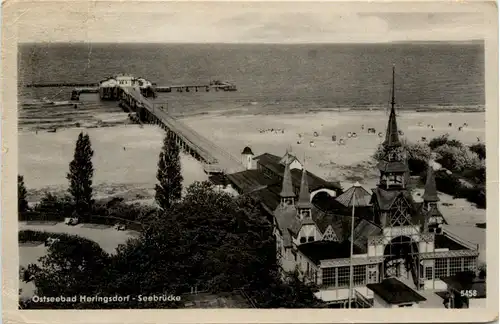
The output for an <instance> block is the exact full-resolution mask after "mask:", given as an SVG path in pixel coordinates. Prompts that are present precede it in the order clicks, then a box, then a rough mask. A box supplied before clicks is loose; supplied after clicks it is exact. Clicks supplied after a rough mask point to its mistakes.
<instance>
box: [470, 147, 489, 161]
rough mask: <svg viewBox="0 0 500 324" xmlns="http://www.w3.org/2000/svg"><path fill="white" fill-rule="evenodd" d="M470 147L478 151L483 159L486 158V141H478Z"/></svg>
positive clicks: (473, 150) (475, 151)
mask: <svg viewBox="0 0 500 324" xmlns="http://www.w3.org/2000/svg"><path fill="white" fill-rule="evenodd" d="M469 149H470V150H471V151H472V152H474V153H476V154H477V155H478V156H479V158H480V159H481V160H484V159H486V146H485V145H484V143H476V144H473V145H471V146H470V147H469Z"/></svg>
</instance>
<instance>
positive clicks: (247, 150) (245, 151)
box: [241, 146, 253, 155]
mask: <svg viewBox="0 0 500 324" xmlns="http://www.w3.org/2000/svg"><path fill="white" fill-rule="evenodd" d="M241 154H251V155H253V152H252V149H251V148H249V147H248V146H245V148H244V149H243V151H241Z"/></svg>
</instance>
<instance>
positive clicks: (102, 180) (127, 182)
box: [19, 111, 486, 226]
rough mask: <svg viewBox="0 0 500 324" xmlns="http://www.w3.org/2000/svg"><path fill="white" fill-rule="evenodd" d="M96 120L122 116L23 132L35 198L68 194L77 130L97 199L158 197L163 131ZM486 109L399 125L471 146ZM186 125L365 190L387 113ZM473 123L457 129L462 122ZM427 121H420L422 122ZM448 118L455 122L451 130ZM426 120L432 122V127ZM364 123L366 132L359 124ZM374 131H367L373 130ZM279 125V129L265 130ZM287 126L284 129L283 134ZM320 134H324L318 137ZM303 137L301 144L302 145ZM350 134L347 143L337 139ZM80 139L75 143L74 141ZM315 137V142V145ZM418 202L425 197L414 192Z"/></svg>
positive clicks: (457, 206) (468, 216)
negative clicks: (287, 157) (293, 159)
mask: <svg viewBox="0 0 500 324" xmlns="http://www.w3.org/2000/svg"><path fill="white" fill-rule="evenodd" d="M93 117H94V120H101V122H100V123H101V124H102V123H106V122H110V121H115V122H116V121H117V120H120V118H122V122H121V124H120V125H118V126H113V127H98V125H93V126H92V127H95V128H84V127H80V128H77V127H71V125H65V127H67V128H60V129H59V130H58V131H57V132H56V133H50V132H47V131H46V130H39V131H38V132H35V131H34V130H32V129H21V130H20V132H19V174H22V175H23V176H24V178H25V183H26V186H27V187H28V191H29V197H28V198H29V200H30V202H35V201H37V200H38V199H39V198H40V197H41V195H42V194H43V193H44V192H46V191H47V190H51V191H55V192H59V193H63V192H64V191H65V190H66V188H67V184H68V182H67V179H66V173H67V170H68V164H69V162H70V161H71V159H72V157H73V151H74V145H75V144H74V143H75V141H76V138H77V136H78V133H79V132H81V131H83V132H87V133H88V134H89V135H90V139H91V141H92V147H93V149H94V158H93V162H94V168H95V173H94V186H95V194H96V197H97V198H101V197H109V196H120V197H123V198H125V199H126V200H128V201H143V202H148V201H149V202H150V201H152V198H153V196H154V185H155V183H156V169H157V161H158V154H159V152H160V150H161V146H162V140H163V136H164V132H163V130H161V129H160V128H159V127H157V126H153V125H144V126H139V125H135V124H130V123H128V121H127V120H126V114H125V113H123V112H116V111H115V112H105V113H101V114H94V115H93ZM484 118H485V115H484V113H467V114H459V113H455V114H454V113H449V112H448V113H430V112H429V113H427V112H425V113H424V112H409V111H405V112H401V113H400V115H399V117H398V123H399V127H400V129H401V130H402V131H403V132H404V136H403V137H405V138H406V139H408V140H409V141H418V140H420V139H421V137H423V136H425V137H427V138H428V139H430V138H432V137H435V136H439V135H442V134H446V133H449V134H450V136H451V137H452V138H456V139H459V140H460V141H462V142H464V143H467V144H470V143H474V142H476V141H477V138H480V139H481V140H482V141H484V136H485V130H484ZM182 120H183V122H184V123H185V124H186V125H188V126H190V127H192V128H193V129H195V130H196V131H197V132H198V133H200V134H202V135H203V136H206V137H207V138H209V139H211V140H212V141H213V142H214V143H215V144H217V145H218V146H220V147H222V148H224V149H226V150H227V151H228V152H229V153H231V154H232V155H234V156H235V157H237V158H239V156H240V152H241V150H242V149H243V147H245V146H247V145H248V146H250V147H251V148H252V150H253V152H254V153H255V154H256V155H259V154H262V153H265V152H269V153H273V154H276V155H282V154H284V153H285V149H286V147H291V149H292V152H293V153H294V154H295V155H296V156H297V157H299V159H303V158H304V156H305V158H306V167H307V168H308V169H309V170H310V171H312V172H314V173H316V174H317V175H319V176H321V177H324V178H326V179H329V180H338V181H341V183H342V184H343V186H344V187H349V186H350V185H352V183H353V182H355V181H359V182H360V183H361V184H362V185H363V186H364V187H365V188H367V189H369V188H372V187H373V186H374V185H375V183H376V181H377V177H378V173H377V170H376V169H375V167H374V166H375V164H374V162H373V160H372V159H371V156H372V154H373V153H374V151H375V149H376V147H377V145H378V144H380V143H381V141H382V139H381V138H380V137H378V136H377V133H378V132H384V130H385V128H386V123H387V115H386V114H385V112H383V111H331V112H317V113H301V114H281V115H265V116H264V115H229V116H228V115H225V114H220V113H213V114H204V115H198V116H191V117H185V118H182ZM465 122H467V123H468V126H467V127H465V128H463V129H462V131H458V126H459V125H463V123H465ZM419 123H422V126H419ZM448 123H453V127H449V126H448ZM427 124H433V126H434V131H432V129H431V128H430V127H427ZM361 125H364V127H365V129H364V130H362V129H361ZM369 127H373V128H375V129H376V134H368V133H367V128H369ZM268 129H275V130H276V129H278V130H280V131H277V132H264V133H261V132H260V130H268ZM281 130H283V133H282V132H281ZM314 132H317V133H318V136H317V137H315V136H314ZM348 132H356V133H357V138H348V137H347V133H348ZM298 134H301V135H302V144H297V140H298V139H299V136H298ZM332 135H336V136H337V139H338V138H340V137H344V138H345V145H339V144H337V143H336V142H332ZM69 139H74V140H69ZM311 140H313V141H314V143H315V147H311V146H310V145H309V141H311ZM181 163H182V169H183V176H184V185H185V186H188V185H189V184H191V183H193V182H194V181H199V180H206V179H207V175H206V174H205V173H204V172H203V168H202V166H201V165H200V164H199V163H198V162H197V161H196V160H195V159H193V158H192V157H190V156H186V155H182V157H181ZM441 196H442V198H441V200H442V202H446V203H451V204H452V205H451V206H442V208H443V213H445V215H447V214H448V215H453V217H451V216H450V217H448V218H453V219H456V221H455V220H451V219H450V220H449V222H450V223H451V224H459V225H467V226H474V224H475V223H476V222H483V221H485V218H486V216H485V212H484V210H479V209H476V208H475V207H474V206H471V205H470V203H468V202H466V201H464V200H462V199H453V198H452V197H449V196H447V195H444V194H442V195H441ZM415 197H416V199H420V198H419V196H415Z"/></svg>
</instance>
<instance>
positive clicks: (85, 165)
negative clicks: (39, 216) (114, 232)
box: [19, 134, 322, 308]
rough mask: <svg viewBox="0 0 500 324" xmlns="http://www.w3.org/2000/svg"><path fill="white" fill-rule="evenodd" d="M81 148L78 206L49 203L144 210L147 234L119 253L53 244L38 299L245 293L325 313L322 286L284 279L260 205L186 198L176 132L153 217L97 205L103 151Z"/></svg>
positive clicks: (202, 189)
mask: <svg viewBox="0 0 500 324" xmlns="http://www.w3.org/2000/svg"><path fill="white" fill-rule="evenodd" d="M76 150H78V151H79V152H78V153H77V152H75V158H74V160H73V161H72V163H71V164H70V172H69V174H68V179H69V180H70V189H69V192H70V194H71V199H66V200H57V199H55V198H54V196H51V197H49V198H50V199H45V201H44V202H42V203H43V206H44V207H45V208H46V209H49V210H53V211H54V210H56V211H62V212H64V213H66V212H68V210H71V208H72V207H71V206H73V210H74V212H76V213H78V215H88V213H89V212H90V213H95V212H98V213H99V214H104V213H106V214H107V215H108V217H111V216H113V217H131V215H130V214H131V213H132V214H134V213H135V217H136V219H139V220H140V221H141V223H142V227H141V228H140V235H139V237H137V238H134V239H130V240H129V241H127V242H126V244H123V245H120V246H119V247H118V248H117V251H116V253H115V254H113V255H108V254H107V253H105V252H104V251H102V249H101V248H100V247H99V246H98V245H95V244H91V243H89V242H87V241H85V242H83V241H82V240H80V239H75V238H73V239H64V240H61V241H60V242H57V243H55V244H53V245H52V246H51V247H50V248H49V251H48V254H47V255H46V256H44V257H42V258H41V260H40V261H41V262H40V263H41V265H40V266H35V265H31V266H30V267H28V268H29V269H30V271H31V273H30V276H28V277H31V278H33V280H34V283H35V285H36V287H37V294H38V295H40V296H42V295H43V296H60V295H64V296H71V295H75V294H77V295H91V296H92V295H94V296H95V295H100V296H111V295H121V296H126V295H130V296H138V295H160V294H173V295H180V294H182V293H185V292H187V291H190V289H191V287H197V288H198V290H208V291H210V292H213V293H218V292H227V291H233V290H235V289H244V290H245V291H246V292H247V293H248V295H250V296H251V297H252V298H253V299H254V301H255V302H256V303H257V305H258V306H259V307H273V308H274V307H320V306H322V304H321V303H320V302H319V301H318V299H316V298H315V296H314V294H313V291H314V290H313V289H314V287H310V286H307V285H304V284H303V283H302V282H301V281H300V280H299V279H298V276H297V274H290V275H288V277H289V278H288V280H285V281H283V280H282V277H281V274H280V269H279V266H278V263H277V260H276V252H275V251H276V245H275V241H274V236H273V234H272V224H271V223H270V222H269V221H268V220H267V219H266V217H265V216H264V215H263V213H262V210H261V204H260V203H259V202H258V201H255V200H253V199H251V198H249V197H246V196H240V197H236V198H235V197H233V196H231V195H228V194H226V193H223V192H218V191H216V190H214V188H213V186H212V185H211V184H210V183H209V182H201V183H200V182H197V183H195V184H193V185H191V186H189V187H188V188H186V190H185V194H184V197H182V192H183V188H182V180H183V179H182V175H181V165H180V156H179V153H180V152H179V148H178V146H177V145H176V144H175V142H174V140H173V137H172V136H169V134H167V136H166V137H165V140H164V143H163V148H162V151H161V153H160V156H159V162H158V172H157V179H158V184H157V185H156V187H155V189H156V194H155V200H156V203H157V205H158V207H157V208H150V209H149V212H141V211H140V210H139V209H136V210H134V209H133V207H130V206H128V208H121V206H123V205H122V204H121V202H119V201H118V202H117V201H110V202H108V203H107V204H106V205H102V204H101V205H99V204H96V203H95V201H94V200H93V199H92V181H91V178H92V175H93V167H92V165H91V163H92V162H91V158H92V155H93V151H92V150H91V148H90V140H88V136H87V135H82V134H81V135H80V136H79V138H78V141H77V145H76ZM76 150H75V151H76ZM20 179H21V180H22V177H21V178H20ZM22 182H23V181H20V182H19V183H20V184H22ZM19 187H22V188H24V186H23V185H20V186H19ZM21 191H22V192H23V193H24V194H23V195H19V197H20V199H21V197H25V196H26V190H25V189H24V190H21ZM20 205H21V203H20ZM67 209H68V210H67ZM20 210H21V209H20ZM131 210H132V212H131ZM129 215H130V216H129ZM88 278H92V280H91V281H89V280H88ZM23 307H25V308H176V307H183V303H182V302H181V303H176V302H166V301H162V302H156V303H155V302H148V303H140V302H139V301H138V300H134V299H131V300H129V301H128V302H120V303H107V304H103V303H95V304H88V303H86V304H85V303H81V302H80V301H77V302H76V303H73V304H71V303H40V302H38V303H31V302H29V301H27V302H26V303H24V305H23Z"/></svg>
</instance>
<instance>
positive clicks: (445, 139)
mask: <svg viewBox="0 0 500 324" xmlns="http://www.w3.org/2000/svg"><path fill="white" fill-rule="evenodd" d="M443 145H448V146H453V147H456V148H461V147H463V144H462V142H460V141H458V140H456V139H450V134H444V135H441V136H438V137H434V138H433V139H431V140H430V141H429V147H430V148H431V150H435V149H437V148H438V147H440V146H443Z"/></svg>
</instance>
